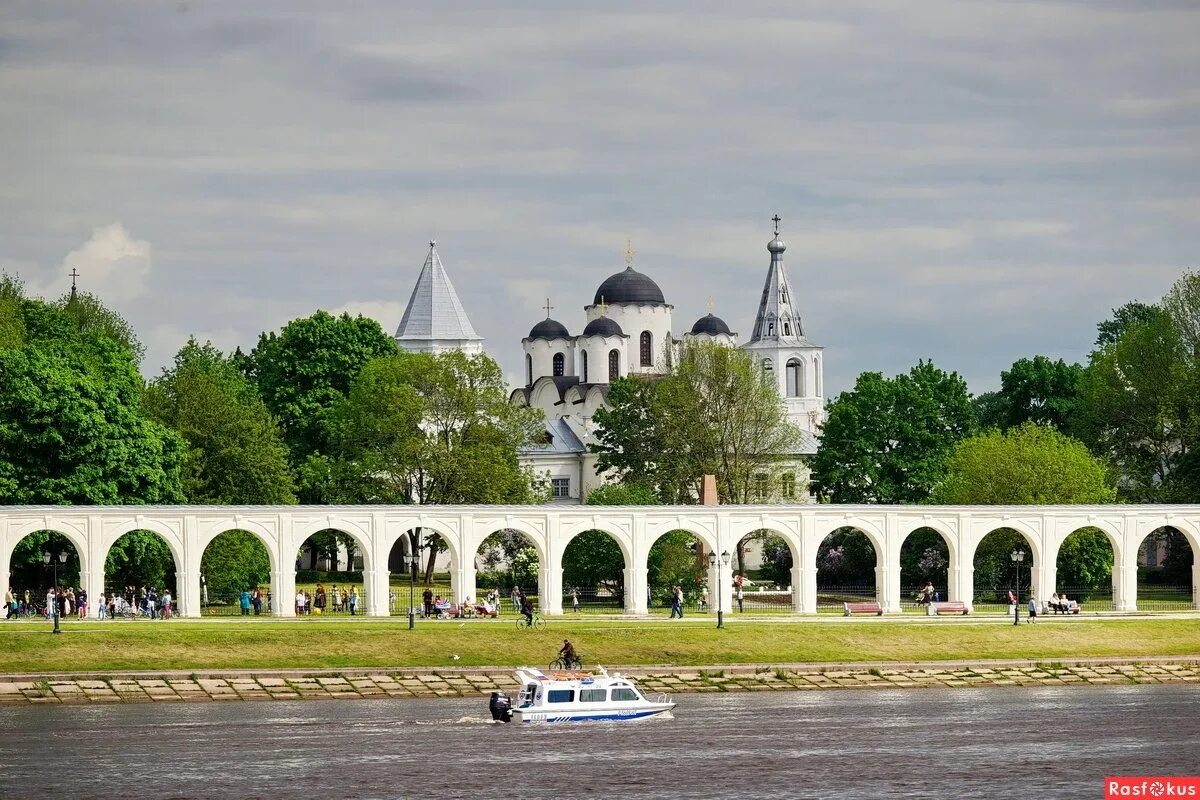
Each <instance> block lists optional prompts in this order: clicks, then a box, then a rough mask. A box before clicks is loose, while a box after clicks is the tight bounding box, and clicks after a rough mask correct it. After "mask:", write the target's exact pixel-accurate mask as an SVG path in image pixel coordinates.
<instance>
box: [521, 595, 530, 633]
mask: <svg viewBox="0 0 1200 800" xmlns="http://www.w3.org/2000/svg"><path fill="white" fill-rule="evenodd" d="M521 613H522V614H524V615H525V623H526V624H527V625H528V626H529V627H531V628H532V627H533V601H532V600H530V599H529V596H528V595H526V596H524V597H522V598H521Z"/></svg>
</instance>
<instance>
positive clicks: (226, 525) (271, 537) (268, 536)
mask: <svg viewBox="0 0 1200 800" xmlns="http://www.w3.org/2000/svg"><path fill="white" fill-rule="evenodd" d="M230 531H245V532H246V533H252V534H254V538H256V539H258V541H260V542H262V545H263V547H265V548H267V555H268V556H270V558H271V573H272V574H274V572H275V571H276V570H277V569H279V553H278V548H279V538H278V537H277V536H276V535H275V533H274V532H272V531H271V530H269V529H268V528H267V527H266V526H265V525H263V524H262V523H259V522H253V521H251V520H245V519H243V520H235V521H222V522H215V523H212V524H211V525H209V526H207V527H206V528H205V529H204V530H203V531H201V533H200V538H199V542H198V543H199V545H200V554H201V556H203V555H204V551H205V550H207V549H208V546H209V545H210V544H212V543H213V540H215V539H216V538H217V537H218V536H220V535H221V534H223V533H229V532H230ZM198 567H199V562H197V568H198Z"/></svg>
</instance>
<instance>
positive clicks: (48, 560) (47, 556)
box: [42, 550, 67, 633]
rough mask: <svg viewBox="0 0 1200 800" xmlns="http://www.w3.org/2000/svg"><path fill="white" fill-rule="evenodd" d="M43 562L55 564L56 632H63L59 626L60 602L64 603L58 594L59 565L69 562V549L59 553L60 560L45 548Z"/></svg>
mask: <svg viewBox="0 0 1200 800" xmlns="http://www.w3.org/2000/svg"><path fill="white" fill-rule="evenodd" d="M42 563H43V564H45V565H46V566H48V567H49V566H51V565H53V569H54V580H53V585H54V633H62V630H60V629H59V627H58V610H59V608H60V607H61V605H60V604H61V603H62V600H61V599H60V598H59V596H58V565H59V564H66V563H67V551H66V550H63V551H62V552H61V553H59V554H58V560H57V561H56V560H55V559H54V556H52V555H50V551H49V550H45V551H43V552H42Z"/></svg>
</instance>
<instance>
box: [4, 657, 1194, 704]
mask: <svg viewBox="0 0 1200 800" xmlns="http://www.w3.org/2000/svg"><path fill="white" fill-rule="evenodd" d="M611 671H613V672H616V671H618V670H617V669H616V668H614V669H612V670H611ZM619 671H620V672H621V673H623V674H625V675H629V676H630V677H634V678H636V679H637V680H638V683H639V684H640V685H641V686H642V688H643V689H645V690H646V691H647V692H667V693H671V694H675V693H683V692H742V691H779V690H788V691H812V690H817V689H843V688H853V689H859V688H883V689H896V688H904V689H916V688H931V687H940V688H970V687H990V686H1071V685H1081V686H1083V685H1133V684H1147V683H1193V684H1198V683H1200V657H1196V658H1178V657H1172V658H1169V659H1168V658H1161V659H1159V658H1146V659H1139V660H1138V661H1137V662H1136V663H1133V662H1129V661H1128V660H1120V659H1080V660H1073V661H1068V662H1054V663H1038V662H1033V661H1019V660H1018V661H980V662H966V661H956V662H936V663H910V664H897V663H880V664H783V665H775V666H771V665H748V666H736V667H733V666H710V667H677V668H671V667H630V668H626V669H620V670H619ZM516 688H517V687H516V682H515V680H514V679H513V675H512V673H511V671H509V670H508V669H506V668H503V667H464V668H461V669H436V670H435V669H428V670H406V671H403V672H383V671H379V670H341V671H340V672H333V671H327V672H321V671H317V672H289V671H270V670H257V671H246V672H238V671H232V672H231V671H217V672H207V673H202V674H197V673H187V674H185V673H127V674H124V675H119V676H118V675H87V676H80V675H74V676H63V675H52V674H50V675H13V676H8V677H5V678H0V705H6V704H19V705H25V704H87V703H120V702H170V701H192V702H196V701H199V702H211V701H228V700H307V699H316V700H330V699H335V700H341V699H346V700H362V699H370V698H381V697H399V698H436V697H478V696H485V695H487V694H488V693H489V692H492V691H512V690H514V689H516Z"/></svg>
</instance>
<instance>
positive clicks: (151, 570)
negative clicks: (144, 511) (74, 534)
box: [104, 531, 175, 592]
mask: <svg viewBox="0 0 1200 800" xmlns="http://www.w3.org/2000/svg"><path fill="white" fill-rule="evenodd" d="M104 584H105V588H106V589H109V590H110V591H111V590H117V589H120V588H122V587H125V586H138V587H142V586H145V587H154V588H156V589H157V590H158V591H160V592H161V591H162V590H163V589H164V588H165V589H172V590H174V589H175V559H174V557H173V556H172V555H171V548H170V547H169V546H168V545H167V543H166V542H165V541H163V539H162V537H160V536H158V535H157V534H155V533H153V532H152V531H130V532H129V533H126V534H125V535H124V536H122V537H121V538H119V539H117V541H115V542H113V546H112V547H111V548H109V551H108V557H107V558H106V559H105V561H104Z"/></svg>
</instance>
